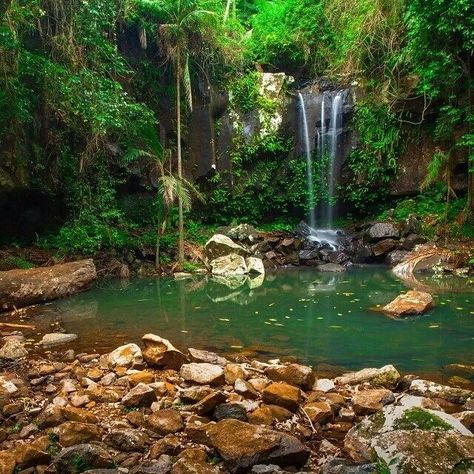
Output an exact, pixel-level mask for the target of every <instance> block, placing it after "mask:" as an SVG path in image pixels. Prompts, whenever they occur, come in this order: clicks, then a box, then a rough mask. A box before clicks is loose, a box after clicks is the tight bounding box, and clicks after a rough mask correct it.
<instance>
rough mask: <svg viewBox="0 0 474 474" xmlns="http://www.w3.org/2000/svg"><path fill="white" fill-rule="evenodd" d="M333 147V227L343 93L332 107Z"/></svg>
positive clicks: (330, 186) (330, 212)
mask: <svg viewBox="0 0 474 474" xmlns="http://www.w3.org/2000/svg"><path fill="white" fill-rule="evenodd" d="M330 127H331V128H330V132H329V134H330V137H331V145H330V148H329V176H328V203H327V214H326V215H327V225H328V227H329V228H331V227H332V224H333V220H334V202H333V199H334V197H335V188H336V184H337V183H336V181H337V174H338V172H337V171H338V170H337V167H338V162H337V159H338V146H339V136H340V129H341V127H342V92H338V93H337V94H336V97H334V99H333V101H332V105H331V123H330Z"/></svg>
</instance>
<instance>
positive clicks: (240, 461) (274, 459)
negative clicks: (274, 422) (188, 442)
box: [193, 418, 309, 472]
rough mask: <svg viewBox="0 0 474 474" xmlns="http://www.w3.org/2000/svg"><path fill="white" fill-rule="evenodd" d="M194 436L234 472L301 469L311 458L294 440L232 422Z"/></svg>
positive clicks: (208, 428)
mask: <svg viewBox="0 0 474 474" xmlns="http://www.w3.org/2000/svg"><path fill="white" fill-rule="evenodd" d="M193 435H194V437H195V438H196V441H198V442H202V443H203V444H206V445H207V446H210V447H212V448H214V449H215V450H216V451H217V452H218V453H219V455H220V457H221V458H222V459H223V460H224V462H225V463H226V464H227V465H228V466H229V468H230V469H231V471H232V472H247V471H248V470H249V469H250V468H251V467H252V466H253V465H256V464H276V465H279V466H297V467H299V466H303V465H304V464H305V463H306V462H307V460H308V458H309V450H308V449H307V448H306V447H305V446H304V445H303V444H302V443H301V442H300V441H299V440H298V439H297V438H295V437H294V436H291V435H288V434H286V433H281V432H277V431H273V430H270V429H268V428H263V427H260V426H256V425H252V424H249V423H245V422H243V421H239V420H235V419H231V418H227V419H225V420H221V421H219V422H218V423H216V424H213V423H209V424H207V425H203V426H202V427H200V428H198V429H197V430H196V431H195V432H194V433H193Z"/></svg>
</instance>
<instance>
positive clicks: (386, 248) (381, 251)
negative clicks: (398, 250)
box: [370, 239, 397, 257]
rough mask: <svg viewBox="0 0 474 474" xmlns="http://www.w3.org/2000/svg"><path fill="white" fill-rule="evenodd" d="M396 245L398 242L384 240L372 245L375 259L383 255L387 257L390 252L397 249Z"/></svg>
mask: <svg viewBox="0 0 474 474" xmlns="http://www.w3.org/2000/svg"><path fill="white" fill-rule="evenodd" d="M396 245H397V241H396V240H394V239H384V240H381V241H380V242H377V243H376V244H374V245H372V246H371V247H370V248H371V250H372V253H373V254H374V256H375V257H381V256H382V255H385V254H387V253H388V252H390V251H392V250H393V249H394V248H395V247H396Z"/></svg>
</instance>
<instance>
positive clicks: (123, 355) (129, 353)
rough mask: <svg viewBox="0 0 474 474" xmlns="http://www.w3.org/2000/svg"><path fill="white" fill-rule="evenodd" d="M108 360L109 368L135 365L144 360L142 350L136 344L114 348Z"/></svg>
mask: <svg viewBox="0 0 474 474" xmlns="http://www.w3.org/2000/svg"><path fill="white" fill-rule="evenodd" d="M107 362H108V366H109V368H115V367H134V366H136V365H139V364H141V363H142V362H143V356H142V351H141V349H140V348H139V347H138V346H137V345H136V344H125V345H124V346H120V347H117V349H115V350H113V351H112V352H111V353H110V354H109V355H108V358H107Z"/></svg>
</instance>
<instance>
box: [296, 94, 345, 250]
mask: <svg viewBox="0 0 474 474" xmlns="http://www.w3.org/2000/svg"><path fill="white" fill-rule="evenodd" d="M346 99H347V94H346V91H344V90H340V91H324V92H323V93H321V94H319V95H315V94H311V93H308V94H304V93H301V92H298V101H299V130H300V138H301V144H302V147H301V149H302V150H304V152H305V157H306V166H307V187H308V195H309V200H310V203H312V202H313V201H314V198H315V195H314V192H315V189H314V184H313V162H312V160H313V156H314V154H313V149H314V147H315V143H314V137H316V136H317V148H316V150H317V153H316V156H317V157H318V160H320V163H321V164H322V166H320V170H321V173H322V176H320V182H321V184H323V185H325V186H327V187H326V192H325V194H326V195H327V198H328V199H327V202H324V203H323V205H322V206H321V208H320V212H321V219H322V222H324V227H325V228H324V229H316V217H315V214H316V213H315V210H314V209H312V210H311V211H310V213H309V217H308V222H309V226H310V228H311V232H310V235H309V236H308V238H309V240H313V241H317V242H319V243H321V244H328V245H329V246H331V247H332V248H337V247H338V243H339V240H340V232H339V231H337V230H334V229H333V222H334V210H335V206H334V199H335V196H336V188H337V182H338V176H339V174H340V167H341V164H342V159H343V153H344V150H343V148H344V145H343V142H342V137H343V128H344V123H343V114H344V106H345V101H346ZM309 119H310V122H308V120H309ZM312 137H313V140H312ZM326 160H328V161H327V165H326ZM310 207H312V204H311V205H310Z"/></svg>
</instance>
